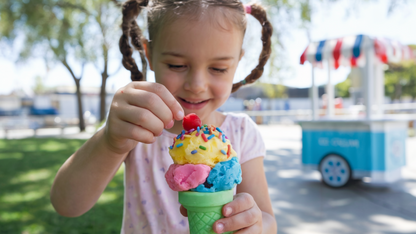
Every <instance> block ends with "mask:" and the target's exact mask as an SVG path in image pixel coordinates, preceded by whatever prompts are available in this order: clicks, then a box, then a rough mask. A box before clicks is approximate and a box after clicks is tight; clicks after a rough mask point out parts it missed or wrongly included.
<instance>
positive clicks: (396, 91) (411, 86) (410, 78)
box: [385, 61, 416, 101]
mask: <svg viewBox="0 0 416 234" xmlns="http://www.w3.org/2000/svg"><path fill="white" fill-rule="evenodd" d="M385 93H386V95H387V96H389V97H390V98H391V100H392V101H393V100H401V99H402V97H404V96H408V97H411V99H412V101H415V100H416V63H415V62H414V61H405V62H401V63H397V64H389V68H388V69H387V70H386V72H385Z"/></svg>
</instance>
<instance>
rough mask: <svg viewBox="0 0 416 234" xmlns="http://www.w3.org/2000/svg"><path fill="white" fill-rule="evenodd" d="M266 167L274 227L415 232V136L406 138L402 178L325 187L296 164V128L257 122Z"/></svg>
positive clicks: (300, 232) (307, 231)
mask: <svg viewBox="0 0 416 234" xmlns="http://www.w3.org/2000/svg"><path fill="white" fill-rule="evenodd" d="M260 129H261V132H262V135H263V137H264V139H265V141H266V147H267V157H266V159H265V169H266V175H267V180H268V182H269V192H270V196H271V199H272V202H273V209H274V213H275V217H276V220H277V223H278V228H279V232H278V233H282V234H283V233H285V234H292V233H293V234H327V233H328V234H334V233H337V234H346V233H348V234H350V233H351V234H361V233H363V234H364V233H368V234H387V233H389V234H390V233H391V234H393V233H416V138H408V140H407V156H408V160H407V165H408V166H407V167H406V168H404V169H403V176H404V180H403V181H401V182H397V183H395V184H390V185H387V186H385V187H375V186H374V185H371V184H368V183H364V182H361V181H359V182H358V181H357V182H354V183H353V184H351V185H350V186H348V187H347V188H342V189H330V188H327V187H325V186H324V185H323V184H322V183H321V182H320V174H319V173H318V172H317V171H316V172H311V173H303V172H302V170H301V164H300V162H301V161H300V157H301V147H302V146H301V129H300V127H299V126H296V125H288V126H283V125H268V126H260Z"/></svg>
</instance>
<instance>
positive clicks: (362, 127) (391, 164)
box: [300, 121, 407, 183]
mask: <svg viewBox="0 0 416 234" xmlns="http://www.w3.org/2000/svg"><path fill="white" fill-rule="evenodd" d="M300 124H301V126H302V164H303V166H304V168H314V169H318V166H319V164H320V162H321V160H322V159H323V158H324V157H325V156H326V155H330V154H336V155H339V156H341V157H343V158H344V159H345V160H346V161H347V162H348V164H349V166H350V168H351V173H352V178H355V179H359V178H363V177H370V178H371V179H372V182H380V183H383V182H393V181H396V180H398V179H400V177H401V168H402V167H403V166H405V164H406V138H407V128H406V123H405V122H403V121H402V122H397V121H394V122H392V121H375V122H374V121H373V122H364V121H313V122H311V121H308V122H306V121H305V122H300Z"/></svg>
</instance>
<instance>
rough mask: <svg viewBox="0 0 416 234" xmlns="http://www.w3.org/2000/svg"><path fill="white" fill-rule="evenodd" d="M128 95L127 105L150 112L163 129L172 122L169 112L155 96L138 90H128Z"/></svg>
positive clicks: (164, 104)
mask: <svg viewBox="0 0 416 234" xmlns="http://www.w3.org/2000/svg"><path fill="white" fill-rule="evenodd" d="M129 94H130V95H131V97H130V98H129V99H128V100H127V102H128V103H129V104H131V105H134V106H138V107H142V108H144V109H147V110H149V111H151V112H152V113H153V114H154V115H155V116H156V117H157V118H159V119H160V120H161V121H162V122H163V124H164V126H165V128H167V127H168V126H169V124H170V122H172V121H173V115H172V112H171V110H170V109H169V107H168V106H167V105H166V103H164V102H163V100H162V99H161V98H160V97H159V96H158V95H157V94H155V93H152V92H148V91H145V90H139V89H130V92H129ZM138 97H139V98H138ZM170 127H171V126H170Z"/></svg>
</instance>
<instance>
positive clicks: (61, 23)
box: [0, 0, 89, 131]
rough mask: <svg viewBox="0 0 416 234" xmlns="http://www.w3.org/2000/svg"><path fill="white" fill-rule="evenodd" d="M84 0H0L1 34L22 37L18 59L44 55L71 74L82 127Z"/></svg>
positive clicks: (86, 17)
mask: <svg viewBox="0 0 416 234" xmlns="http://www.w3.org/2000/svg"><path fill="white" fill-rule="evenodd" d="M85 4H86V3H85V2H84V1H81V0H79V1H78V0H67V1H59V0H3V1H1V2H0V19H1V20H0V22H1V23H0V38H1V39H2V40H3V41H6V42H8V43H13V41H14V40H15V39H16V38H17V36H18V35H19V36H20V37H22V38H24V42H23V47H22V49H21V51H20V54H19V60H21V61H22V60H25V59H27V58H29V57H43V58H45V60H46V61H48V63H50V64H54V63H61V64H62V65H64V66H65V68H66V69H67V70H68V72H69V73H70V74H71V76H72V78H73V80H74V82H75V85H76V90H77V91H76V95H77V103H78V118H79V128H80V130H81V131H84V130H85V122H84V118H83V108H82V97H81V85H80V82H81V78H82V75H83V71H84V66H85V64H86V63H87V62H88V58H89V56H88V51H86V48H85V44H84V41H86V39H87V38H85V33H84V32H85V31H87V30H88V27H87V26H88V21H89V14H88V11H87V9H86V8H85ZM73 60H74V61H73ZM77 68H78V69H77ZM75 70H81V71H78V72H76V71H75ZM77 73H78V74H77Z"/></svg>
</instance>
